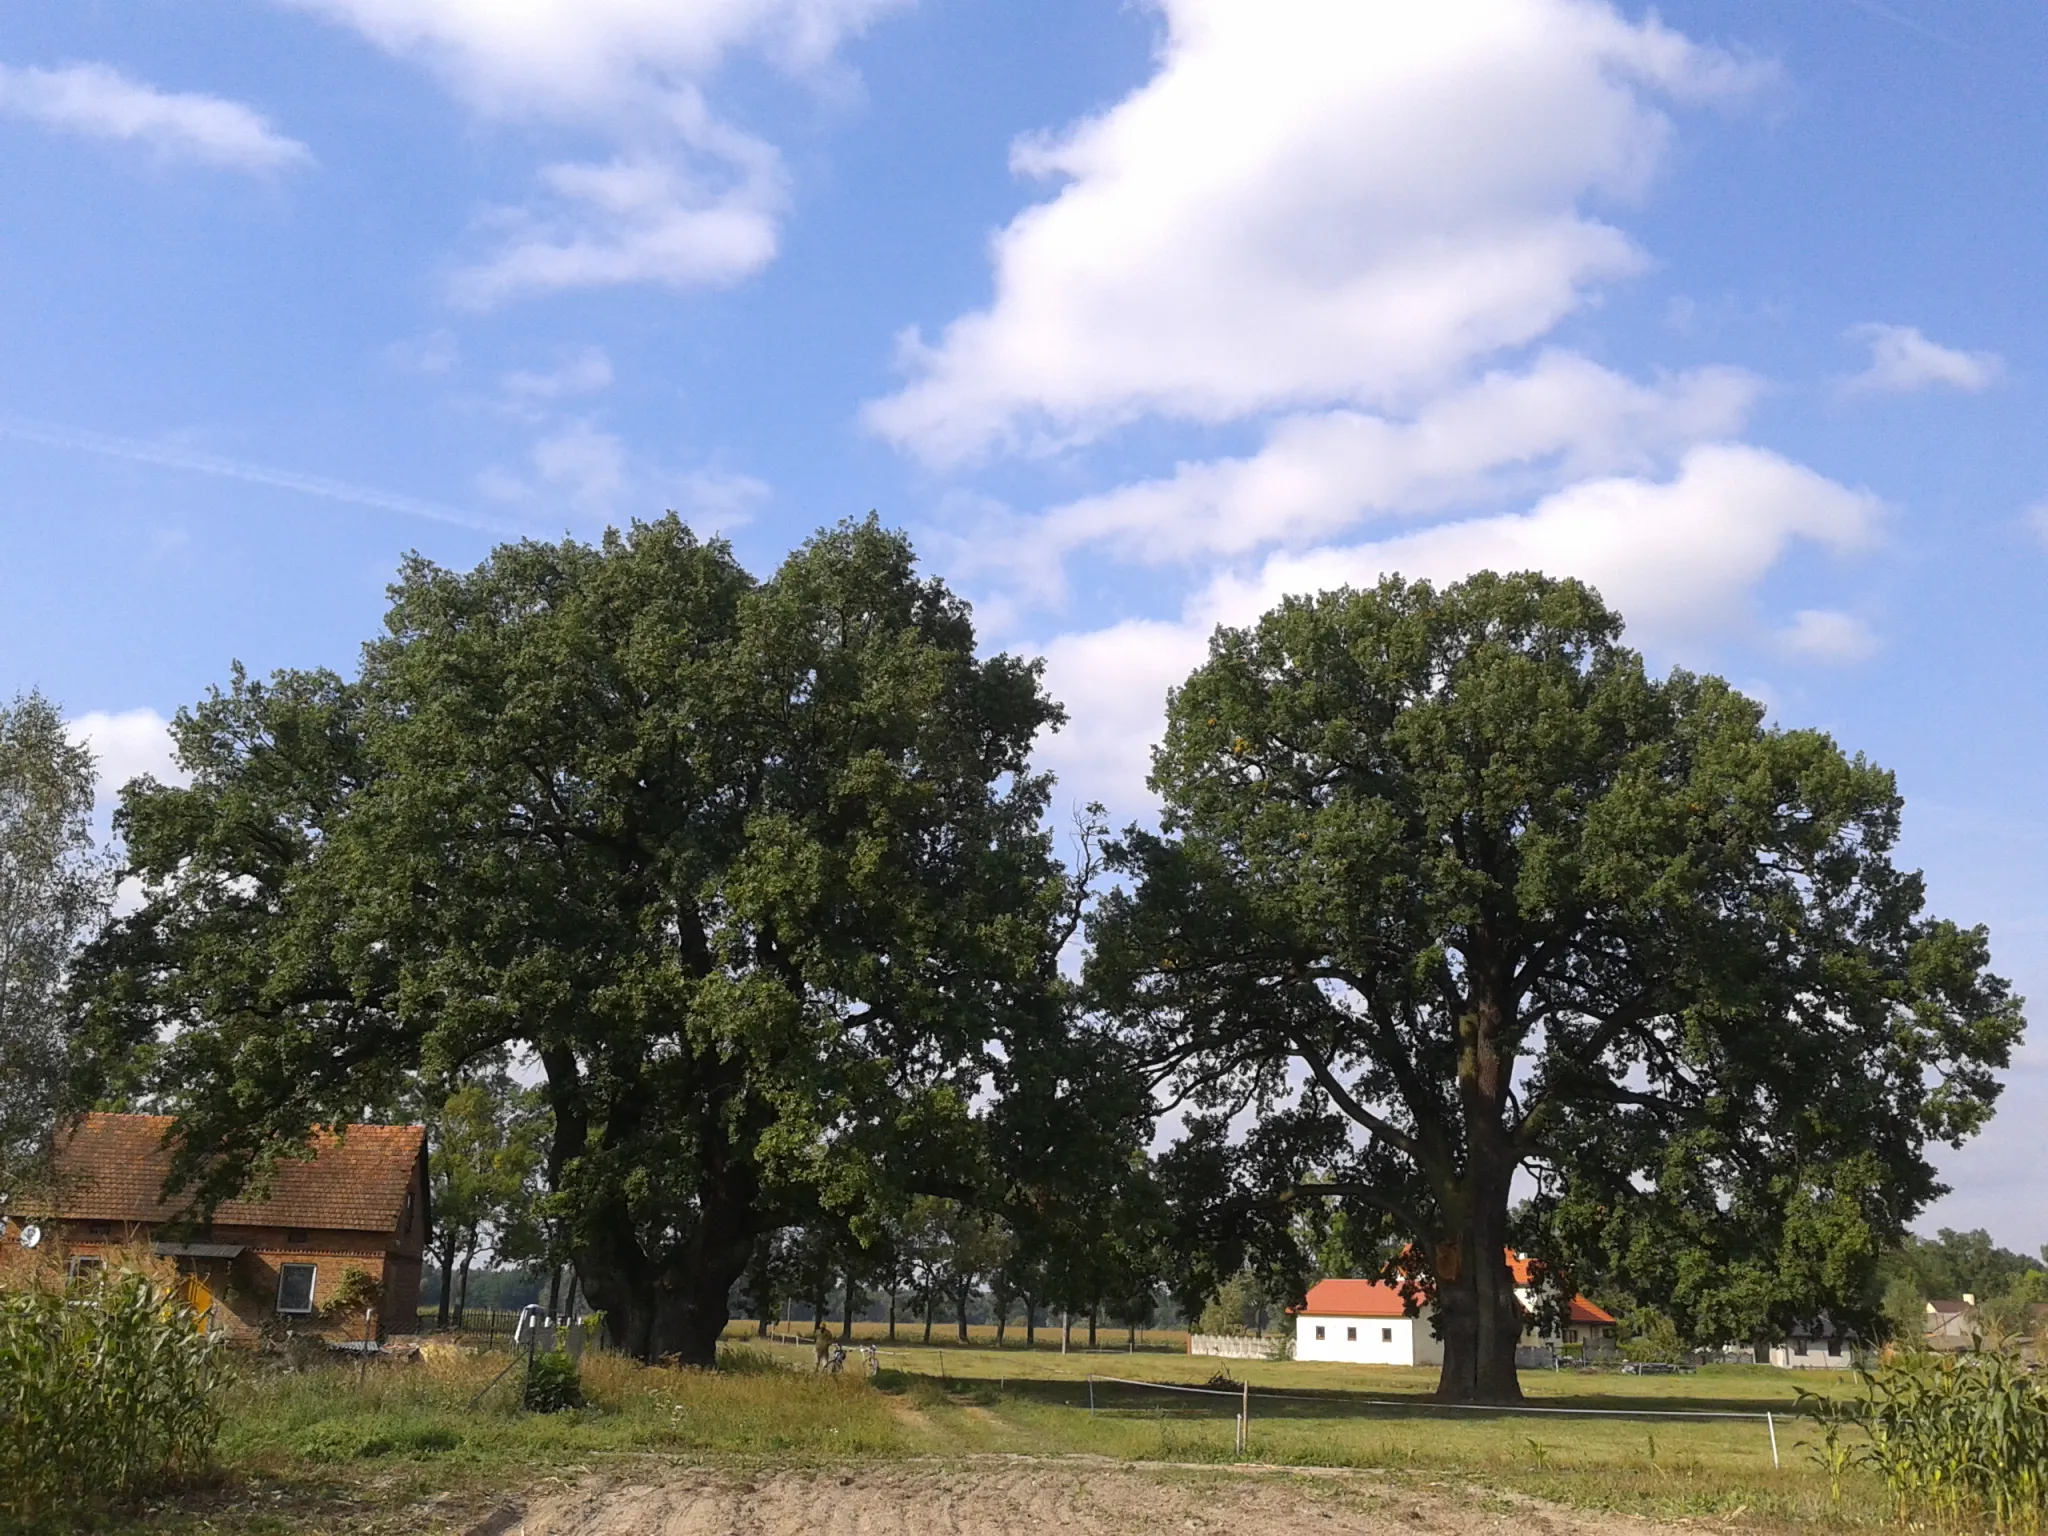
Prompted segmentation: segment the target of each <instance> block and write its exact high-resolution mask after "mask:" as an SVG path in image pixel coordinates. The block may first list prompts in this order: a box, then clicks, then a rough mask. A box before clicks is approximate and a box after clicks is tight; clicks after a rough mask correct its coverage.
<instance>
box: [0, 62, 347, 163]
mask: <svg viewBox="0 0 2048 1536" xmlns="http://www.w3.org/2000/svg"><path fill="white" fill-rule="evenodd" d="M0 112H8V113H12V114H14V115H15V116H17V117H25V118H29V119H31V120H32V121H35V122H39V123H42V124H44V125H45V126H47V127H51V128H58V129H62V130H64V131H66V132H70V133H77V134H82V135H84V136H85V137H87V138H95V139H114V140H119V141H123V142H127V143H133V144H143V145H147V146H148V147H149V148H151V149H154V150H155V151H157V152H158V153H159V154H162V155H164V156H166V157H169V158H172V159H180V160H196V161H199V162H201V163H203V164H207V165H218V166H224V167H227V168H229V169H231V170H239V171H277V170H286V169H289V168H290V167H292V166H296V165H305V164H308V163H310V162H311V160H312V158H313V157H312V154H311V152H310V151H309V150H308V149H307V148H306V146H305V145H303V144H301V143H300V142H299V141H298V140H297V139H292V138H287V137H286V136H285V135H283V134H281V133H279V132H278V131H277V130H276V129H275V128H273V127H271V126H270V123H269V121H268V120H267V119H266V118H265V117H264V116H263V114H262V113H260V112H257V111H255V110H254V109H253V108H250V107H246V106H244V105H242V103H240V102H238V101H228V100H226V99H224V98H222V97H219V96H207V95H203V94H200V93H198V92H194V91H163V90H158V89H157V88H156V87H155V86H153V85H148V84H145V83H144V82H143V81H140V80H134V79H131V78H130V77H128V76H127V75H124V74H122V73H121V72H120V71H119V70H117V69H114V68H112V67H110V66H108V65H105V64H71V65H67V66H65V67H64V68H62V69H34V68H19V67H16V66H13V65H7V64H0Z"/></svg>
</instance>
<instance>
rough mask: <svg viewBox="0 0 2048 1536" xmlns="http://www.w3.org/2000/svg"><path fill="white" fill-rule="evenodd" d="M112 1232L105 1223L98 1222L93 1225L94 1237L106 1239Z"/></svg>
mask: <svg viewBox="0 0 2048 1536" xmlns="http://www.w3.org/2000/svg"><path fill="white" fill-rule="evenodd" d="M110 1231H111V1229H110V1228H109V1227H108V1225H107V1224H106V1223H105V1222H104V1221H96V1222H94V1223H93V1224H92V1235H93V1236H94V1237H106V1236H108V1235H109V1234H110Z"/></svg>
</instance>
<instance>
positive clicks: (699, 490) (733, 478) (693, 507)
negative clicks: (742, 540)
mask: <svg viewBox="0 0 2048 1536" xmlns="http://www.w3.org/2000/svg"><path fill="white" fill-rule="evenodd" d="M773 495H774V491H773V490H772V488H771V487H770V486H769V484H768V482H767V481H765V480H760V479H756V478H755V477H754V476H752V475H746V474H741V473H739V472H738V471H737V470H725V469H693V470H691V471H690V472H689V473H688V474H685V475H681V476H679V477H677V478H676V479H675V480H674V482H673V495H672V497H671V500H672V503H673V505H674V507H675V510H676V511H678V512H681V513H683V514H684V516H686V517H687V518H688V519H689V520H690V522H691V523H692V524H693V525H695V526H696V527H699V528H701V529H703V530H705V531H706V532H719V531H722V530H727V529H732V528H737V527H738V526H739V525H740V524H742V523H745V522H748V521H750V520H751V519H752V518H753V516H754V513H755V512H756V511H757V510H758V509H759V508H760V507H761V506H762V505H763V504H764V503H765V502H767V501H768V500H769V499H770V498H771V497H773Z"/></svg>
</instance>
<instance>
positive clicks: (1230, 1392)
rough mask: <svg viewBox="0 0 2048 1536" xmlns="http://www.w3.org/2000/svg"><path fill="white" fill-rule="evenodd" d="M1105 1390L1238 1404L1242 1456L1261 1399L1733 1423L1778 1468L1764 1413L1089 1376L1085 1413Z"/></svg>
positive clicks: (1422, 1410)
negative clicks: (1763, 1445)
mask: <svg viewBox="0 0 2048 1536" xmlns="http://www.w3.org/2000/svg"><path fill="white" fill-rule="evenodd" d="M1098 1382H1100V1383H1101V1384H1102V1385H1104V1386H1118V1387H1137V1388H1141V1389H1143V1390H1146V1391H1151V1392H1180V1393H1186V1394H1189V1395H1192V1396H1197V1397H1221V1398H1228V1399H1231V1400H1233V1401H1234V1402H1236V1404H1237V1449H1238V1453H1239V1454H1240V1455H1242V1454H1243V1453H1244V1451H1245V1449H1246V1447H1247V1445H1248V1444H1249V1441H1250V1436H1251V1417H1252V1399H1253V1398H1264V1399H1265V1400H1266V1401H1268V1402H1272V1403H1337V1404H1341V1405H1342V1406H1344V1407H1347V1408H1354V1409H1355V1408H1382V1409H1392V1410H1394V1411H1396V1412H1406V1413H1414V1414H1419V1415H1422V1416H1425V1417H1427V1416H1429V1415H1432V1414H1439V1413H1477V1414H1487V1415H1495V1414H1540V1415H1553V1416H1558V1417H1566V1418H1597V1419H1658V1420H1661V1419H1681V1420H1688V1419H1689V1420H1698V1419H1735V1420H1741V1421H1743V1422H1746V1423H1752V1424H1762V1425H1763V1426H1764V1432H1765V1434H1766V1435H1767V1436H1768V1437H1769V1440H1770V1447H1771V1465H1772V1467H1774V1468H1776V1467H1779V1466H1781V1465H1782V1463H1781V1462H1780V1461H1779V1458H1778V1416H1777V1415H1776V1414H1775V1413H1773V1412H1771V1411H1770V1410H1769V1409H1762V1410H1748V1409H1737V1408H1561V1407H1549V1406H1545V1405H1539V1404H1534V1403H1518V1404H1515V1403H1500V1404H1495V1403H1444V1402H1437V1401H1435V1400H1434V1399H1424V1398H1395V1397H1359V1396H1353V1395H1350V1394H1345V1395H1342V1396H1339V1395H1337V1394H1335V1393H1327V1392H1274V1391H1259V1392H1254V1391H1253V1390H1252V1388H1251V1383H1249V1382H1243V1383H1240V1384H1238V1385H1237V1386H1235V1387H1233V1388H1223V1387H1190V1386H1185V1385H1183V1384H1181V1383H1180V1382H1172V1381H1134V1380H1132V1379H1131V1378H1129V1377H1125V1376H1094V1375H1091V1376H1090V1377H1089V1378H1088V1412H1089V1413H1090V1414H1091V1415H1092V1414H1094V1413H1096V1412H1097V1411H1099V1410H1098V1405H1097V1402H1096V1396H1095V1387H1096V1384H1097V1383H1098Z"/></svg>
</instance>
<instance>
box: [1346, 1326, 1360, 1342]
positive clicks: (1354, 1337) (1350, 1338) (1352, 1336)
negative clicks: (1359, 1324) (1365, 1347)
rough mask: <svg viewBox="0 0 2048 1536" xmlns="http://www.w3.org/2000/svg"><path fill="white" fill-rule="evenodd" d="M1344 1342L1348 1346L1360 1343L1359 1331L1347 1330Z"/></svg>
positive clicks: (1354, 1329)
mask: <svg viewBox="0 0 2048 1536" xmlns="http://www.w3.org/2000/svg"><path fill="white" fill-rule="evenodd" d="M1344 1342H1345V1343H1346V1344H1356V1343H1357V1342H1358V1330H1357V1329H1356V1328H1346V1329H1345V1330H1344Z"/></svg>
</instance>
